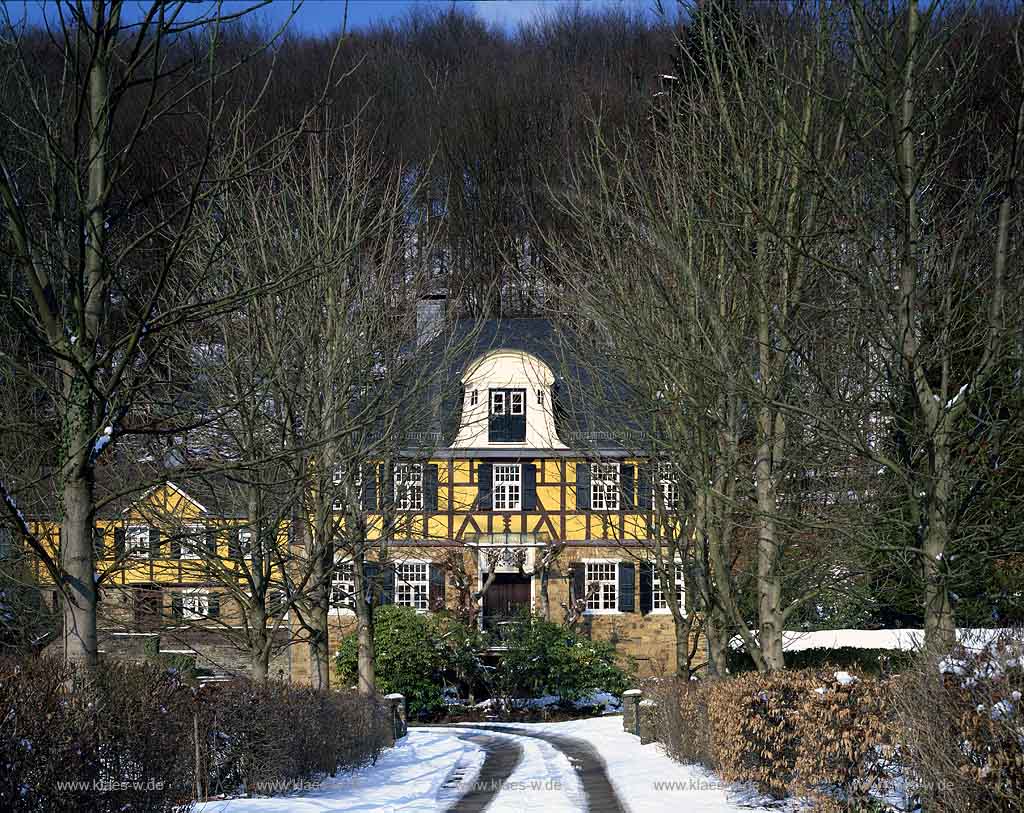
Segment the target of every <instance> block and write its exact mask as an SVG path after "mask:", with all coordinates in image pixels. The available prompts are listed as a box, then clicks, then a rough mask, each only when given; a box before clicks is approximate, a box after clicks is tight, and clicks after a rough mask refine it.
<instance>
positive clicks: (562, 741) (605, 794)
mask: <svg viewBox="0 0 1024 813" xmlns="http://www.w3.org/2000/svg"><path fill="white" fill-rule="evenodd" d="M465 728H473V729H482V730H484V731H495V732H498V733H503V734H517V735H519V736H521V737H532V738H533V739H537V740H543V741H544V742H546V743H548V744H549V745H552V746H554V747H555V748H556V749H558V750H559V751H561V752H562V753H563V754H565V756H566V758H568V760H569V764H570V765H572V767H573V769H574V770H575V771H576V775H577V776H578V777H579V780H580V785H582V786H583V792H584V793H585V794H586V797H587V809H588V810H590V811H593V813H626V811H627V808H626V806H625V805H624V804H623V803H622V801H621V800H620V799H619V795H618V794H617V793H616V792H615V787H614V786H613V785H612V783H611V780H610V779H609V778H608V770H607V766H605V764H604V760H603V759H601V755H600V754H599V753H598V752H597V749H596V748H594V746H592V745H591V744H590V743H589V742H586V741H585V740H579V739H576V738H575V737H566V736H563V735H561V734H549V733H541V732H535V731H530V730H529V729H528V728H520V727H517V726H490V725H477V724H474V725H472V726H465ZM484 765H485V767H486V763H484ZM480 773H481V776H483V771H482V770H481V772H480ZM506 778H507V777H506Z"/></svg>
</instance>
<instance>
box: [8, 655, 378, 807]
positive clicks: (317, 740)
mask: <svg viewBox="0 0 1024 813" xmlns="http://www.w3.org/2000/svg"><path fill="white" fill-rule="evenodd" d="M388 732H389V726H388V717H387V714H386V712H385V710H384V708H383V706H381V705H380V704H379V703H378V702H377V701H375V700H371V699H367V698H362V697H360V696H359V695H356V694H354V693H337V692H333V693H328V692H317V691H314V690H312V689H307V688H298V687H294V686H290V685H287V684H283V683H268V684H264V685H257V684H253V683H250V682H248V681H237V682H232V683H227V684H220V685H211V686H206V687H202V688H199V687H197V686H195V685H192V684H190V683H189V682H188V681H187V680H186V679H185V678H184V677H183V675H182V673H180V672H179V671H177V670H167V669H160V668H157V667H154V666H146V665H143V666H140V665H134V664H126V663H118V662H114V661H111V662H103V663H101V664H100V666H98V667H97V668H96V669H95V670H91V671H85V670H77V669H75V668H73V667H71V666H69V665H66V664H64V663H62V662H61V661H58V660H53V659H48V658H26V659H17V660H15V659H0V810H5V811H6V810H11V811H22V810H24V811H39V810H46V811H57V812H59V811H68V813H71V811H111V813H113V811H124V810H132V811H172V810H185V809H188V808H189V807H190V806H191V804H192V802H193V800H194V798H195V797H196V795H197V784H198V786H199V787H198V792H199V795H201V796H206V795H207V794H211V795H213V794H227V795H234V794H243V793H253V792H258V793H259V794H260V795H273V794H275V793H280V792H285V791H287V790H290V789H294V788H296V787H301V786H305V785H308V784H309V783H312V782H316V781H318V780H319V779H320V778H322V777H323V776H324V775H327V774H332V773H335V772H337V771H339V770H342V769H346V768H353V767H356V766H358V765H361V764H364V763H366V762H368V761H370V760H374V759H376V757H377V755H378V754H379V753H380V751H381V749H382V748H383V747H385V745H386V744H387V743H388V742H389V740H388ZM197 733H198V741H197V737H196V734H197ZM197 745H198V748H197ZM197 755H198V761H199V765H200V769H199V770H198V771H197V770H196V764H197ZM197 778H198V782H197Z"/></svg>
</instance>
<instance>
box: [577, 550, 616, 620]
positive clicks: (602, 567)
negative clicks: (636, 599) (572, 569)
mask: <svg viewBox="0 0 1024 813" xmlns="http://www.w3.org/2000/svg"><path fill="white" fill-rule="evenodd" d="M584 571H585V572H584V583H585V584H586V590H587V612H597V613H600V612H609V611H616V610H618V608H619V603H618V602H619V565H618V563H617V562H585V563H584Z"/></svg>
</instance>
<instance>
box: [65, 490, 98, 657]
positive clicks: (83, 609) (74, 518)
mask: <svg viewBox="0 0 1024 813" xmlns="http://www.w3.org/2000/svg"><path fill="white" fill-rule="evenodd" d="M92 516H93V493H92V483H91V482H90V481H89V480H88V479H87V477H85V476H82V475H81V474H80V473H79V474H77V475H72V476H71V477H70V478H69V479H68V480H66V481H65V483H64V523H63V530H62V539H61V551H60V556H61V568H62V570H63V574H64V601H63V602H62V605H63V608H64V657H65V658H66V659H67V660H69V661H73V662H75V663H79V664H82V665H85V666H90V667H91V666H95V665H96V663H97V659H98V651H97V650H98V646H97V640H96V579H95V576H94V573H93V561H92V532H91V531H92V529H91V524H92Z"/></svg>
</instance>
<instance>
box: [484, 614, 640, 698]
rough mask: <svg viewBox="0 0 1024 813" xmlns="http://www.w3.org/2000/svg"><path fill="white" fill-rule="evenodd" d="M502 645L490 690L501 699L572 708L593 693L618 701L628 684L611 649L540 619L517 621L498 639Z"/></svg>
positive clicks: (628, 677)
mask: <svg viewBox="0 0 1024 813" xmlns="http://www.w3.org/2000/svg"><path fill="white" fill-rule="evenodd" d="M502 643H503V644H504V646H505V647H507V649H506V651H505V652H504V653H503V656H502V659H501V669H500V670H499V671H498V674H497V675H495V681H496V683H495V685H494V690H495V693H496V694H498V695H499V696H502V697H506V698H530V697H542V696H544V695H553V696H555V697H558V698H560V699H561V700H562V701H565V702H572V701H576V700H580V699H581V698H584V697H586V696H588V695H590V694H593V693H594V692H598V691H604V692H608V693H610V694H613V695H616V696H617V695H621V694H622V692H623V691H625V690H626V689H627V688H628V686H629V683H630V681H631V674H630V671H629V670H627V669H624V668H623V667H621V666H620V665H619V664H618V663H617V661H616V654H617V653H616V651H615V646H614V645H613V644H610V643H608V642H607V641H595V640H591V639H590V638H587V637H586V636H584V635H580V634H578V633H577V632H575V631H574V630H572V629H569V628H567V627H564V626H562V625H560V624H555V623H554V622H551V621H546V620H544V619H542V618H538V617H530V616H525V617H523V619H522V621H521V623H519V624H515V625H512V626H511V627H510V628H509V630H508V631H507V632H505V633H504V634H503V636H502Z"/></svg>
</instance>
